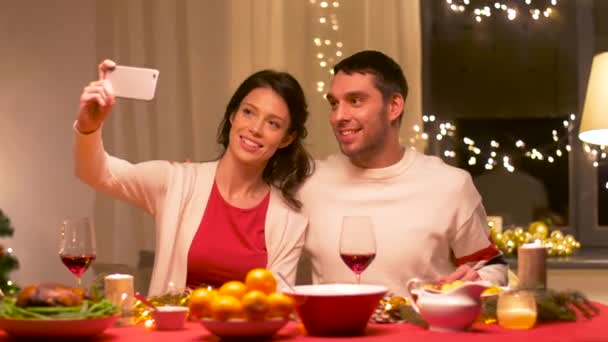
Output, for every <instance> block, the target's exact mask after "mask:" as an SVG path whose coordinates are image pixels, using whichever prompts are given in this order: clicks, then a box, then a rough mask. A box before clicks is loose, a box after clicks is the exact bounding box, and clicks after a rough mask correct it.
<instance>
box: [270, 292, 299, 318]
mask: <svg viewBox="0 0 608 342" xmlns="http://www.w3.org/2000/svg"><path fill="white" fill-rule="evenodd" d="M267 300H268V313H267V314H266V317H268V318H274V317H281V318H285V319H287V318H288V317H289V315H291V313H292V312H293V307H294V301H293V298H291V297H289V296H288V295H286V294H284V293H280V292H274V293H271V294H269V295H268V298H267Z"/></svg>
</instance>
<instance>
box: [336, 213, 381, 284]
mask: <svg viewBox="0 0 608 342" xmlns="http://www.w3.org/2000/svg"><path fill="white" fill-rule="evenodd" d="M375 257H376V236H375V234H374V225H373V223H372V219H371V218H370V217H369V216H344V218H343V219H342V231H341V232H340V258H342V261H344V263H345V264H346V266H348V267H349V268H350V269H351V270H352V271H353V272H354V273H355V277H356V278H357V284H360V283H361V273H362V272H363V271H364V270H365V269H366V268H367V267H368V266H369V264H371V262H372V261H373V260H374V258H375Z"/></svg>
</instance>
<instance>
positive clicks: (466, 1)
mask: <svg viewBox="0 0 608 342" xmlns="http://www.w3.org/2000/svg"><path fill="white" fill-rule="evenodd" d="M445 2H446V4H447V6H448V8H449V9H450V10H452V11H453V12H455V13H464V12H470V13H472V14H473V16H474V17H475V21H477V22H478V23H480V22H481V21H482V20H484V19H487V18H490V17H492V16H493V15H494V16H496V15H499V13H501V12H502V14H503V15H504V16H505V17H506V18H507V19H508V20H510V21H513V20H515V19H517V17H518V15H519V13H528V14H529V16H530V18H532V19H533V20H534V21H538V20H541V19H542V18H550V17H551V16H552V15H553V13H554V8H555V7H556V6H557V0H551V1H535V2H537V3H538V2H543V3H544V5H543V6H536V5H534V4H533V3H532V0H525V1H524V4H518V2H515V1H507V0H496V1H488V0H486V1H476V4H475V5H471V1H470V0H445Z"/></svg>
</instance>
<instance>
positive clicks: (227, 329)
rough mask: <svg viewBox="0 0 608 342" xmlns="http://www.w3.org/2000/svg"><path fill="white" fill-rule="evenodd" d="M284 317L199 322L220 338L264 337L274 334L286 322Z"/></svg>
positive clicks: (204, 320) (205, 320) (203, 320)
mask: <svg viewBox="0 0 608 342" xmlns="http://www.w3.org/2000/svg"><path fill="white" fill-rule="evenodd" d="M287 322H288V321H287V320H284V319H271V320H267V321H260V322H250V321H240V320H238V321H237V320H234V321H225V322H224V321H216V320H213V319H202V320H201V324H202V325H203V326H204V327H205V328H207V330H209V332H210V333H212V334H213V335H216V336H218V337H220V338H244V337H247V338H264V337H270V336H272V335H274V334H275V333H276V332H277V331H279V330H281V328H283V327H284V326H285V324H287Z"/></svg>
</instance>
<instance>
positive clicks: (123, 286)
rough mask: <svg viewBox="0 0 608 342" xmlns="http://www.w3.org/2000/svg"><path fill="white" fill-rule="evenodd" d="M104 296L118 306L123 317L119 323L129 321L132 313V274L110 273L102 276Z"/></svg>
mask: <svg viewBox="0 0 608 342" xmlns="http://www.w3.org/2000/svg"><path fill="white" fill-rule="evenodd" d="M104 292H105V297H106V298H107V299H108V300H109V301H110V302H112V304H114V305H116V306H118V307H119V308H120V311H121V316H122V317H123V318H122V319H121V320H120V322H119V323H121V324H128V323H130V317H131V316H132V314H133V302H134V297H133V276H132V275H129V274H111V275H109V276H106V277H105V278H104Z"/></svg>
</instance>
